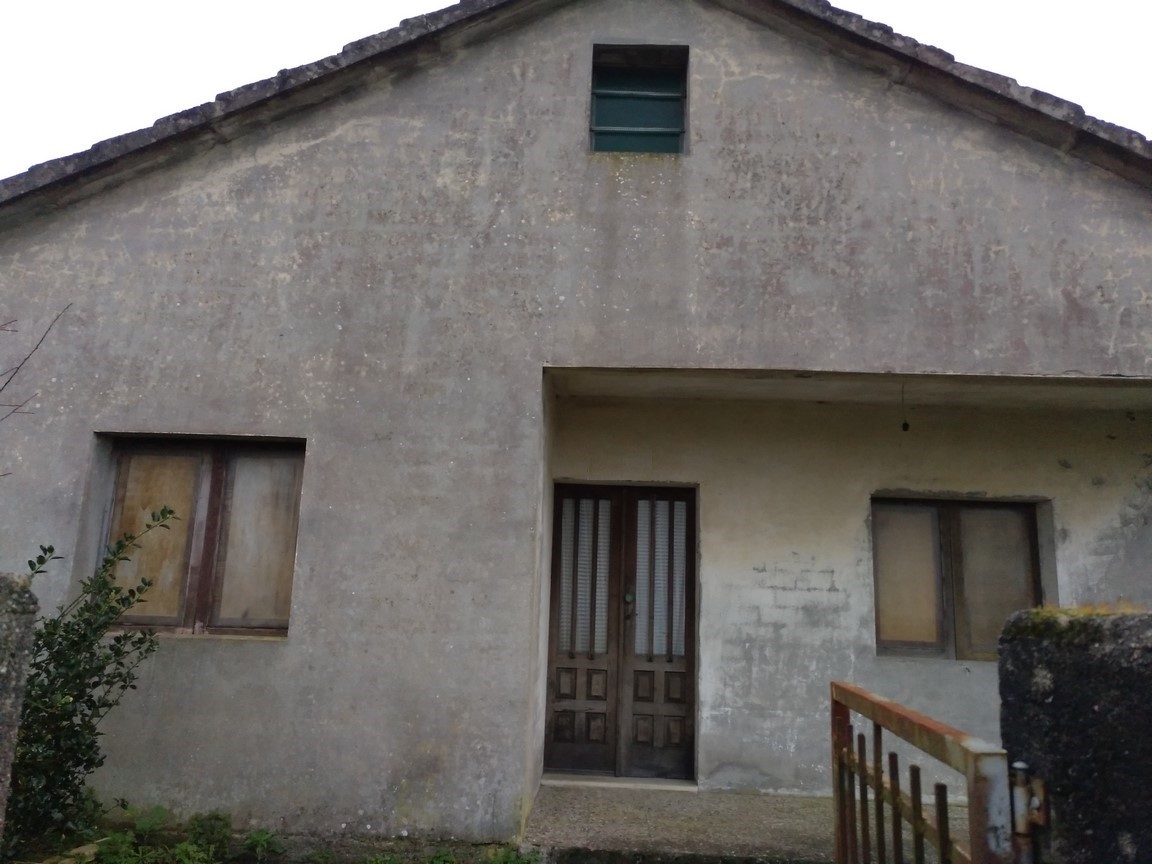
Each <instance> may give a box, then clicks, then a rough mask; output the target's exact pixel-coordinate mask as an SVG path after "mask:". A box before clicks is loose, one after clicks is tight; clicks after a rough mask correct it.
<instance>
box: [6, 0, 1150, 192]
mask: <svg viewBox="0 0 1152 864" xmlns="http://www.w3.org/2000/svg"><path fill="white" fill-rule="evenodd" d="M517 2H522V0H460V2H458V3H457V4H456V5H454V6H449V7H447V8H444V9H441V10H439V11H437V12H430V13H428V14H426V15H420V16H418V17H415V18H409V19H407V20H404V21H401V22H400V24H399V25H398V26H396V27H394V28H393V29H391V30H386V31H384V32H382V33H379V34H377V35H375V36H369V37H367V38H365V39H360V40H358V41H356V42H352V43H350V44H348V45H346V46H345V47H344V49H343V50H342V51H341V52H340V53H339V54H335V55H333V56H331V57H325V58H323V59H321V60H317V61H315V62H313V63H308V64H305V65H303V66H298V67H296V68H294V69H285V70H282V71H281V72H279V73H278V74H277V75H275V76H273V77H271V78H267V79H264V80H262V81H256V82H254V83H252V84H246V85H244V86H242V87H237V88H236V89H234V90H229V91H227V92H225V93H221V94H220V95H218V96H217V97H216V99H215V100H214V101H212V102H206V103H204V104H203V105H199V106H196V107H195V108H189V109H187V110H185V111H181V112H179V113H177V114H172V115H170V116H167V117H162V118H161V119H159V120H157V121H156V122H155V123H154V124H153V125H152V126H150V127H148V128H145V129H140V130H137V131H135V132H129V133H127V134H125V135H118V136H116V137H114V138H109V139H108V140H106V141H101V142H99V143H97V144H95V145H93V146H92V147H91V148H89V149H88V150H84V151H82V152H80V153H76V154H73V155H71V156H64V157H61V158H58V159H52V160H49V161H48V162H44V163H42V164H40V165H35V166H33V167H31V168H29V169H28V171H26V172H24V173H23V174H17V175H15V176H13V177H9V178H7V179H4V180H0V206H4V205H6V204H8V203H10V202H14V201H16V200H17V199H20V198H24V197H25V196H28V195H31V194H32V193H35V192H39V191H42V190H47V189H48V188H50V187H53V186H55V185H57V184H61V183H64V182H66V181H68V180H71V179H73V178H76V177H79V176H81V175H85V174H95V173H97V172H100V171H102V170H103V169H107V168H108V167H109V166H110V165H111V164H112V163H113V162H115V161H116V160H118V159H121V158H123V157H124V156H127V155H129V154H132V153H136V152H140V151H143V150H145V149H147V148H149V147H152V146H153V145H156V144H159V143H161V142H164V141H166V140H169V139H172V138H175V137H176V136H178V135H183V134H187V133H190V132H194V131H196V130H208V131H212V130H213V129H214V128H215V125H216V124H218V123H220V122H221V121H223V120H225V119H227V118H230V117H233V116H235V115H237V114H239V113H241V112H243V111H245V110H247V109H249V108H251V107H253V106H255V105H258V104H260V103H263V102H267V101H268V100H270V99H273V98H275V97H281V96H285V95H287V94H289V93H291V92H292V91H295V90H297V89H300V88H302V87H305V86H307V85H309V84H313V83H315V82H317V81H318V80H320V79H322V78H325V77H327V76H329V75H332V74H333V73H336V72H339V71H341V70H344V69H348V68H349V67H351V66H354V65H356V64H358V63H362V62H366V61H371V60H374V59H376V58H378V57H380V56H381V55H383V54H386V53H388V52H390V51H393V50H396V49H398V48H400V47H402V46H405V45H409V44H412V43H415V42H417V41H419V40H420V39H423V38H425V37H428V36H432V35H435V34H437V33H439V32H440V31H443V30H446V29H447V28H449V27H451V26H453V25H455V24H459V23H461V22H464V21H466V20H468V19H471V18H476V17H479V16H482V15H485V14H487V13H490V12H492V11H495V10H496V9H498V8H500V7H504V6H509V5H512V4H514V3H517ZM765 5H775V6H776V8H782V7H783V8H790V9H792V10H795V12H798V13H801V14H802V15H805V16H808V17H809V18H811V19H813V20H816V21H818V22H820V23H822V24H823V25H826V26H829V27H831V28H833V29H836V30H839V31H841V32H842V33H845V34H848V35H850V36H854V37H856V38H857V39H858V40H860V41H861V42H863V43H865V44H867V45H868V46H870V47H872V48H875V49H879V50H880V51H882V52H884V53H885V54H888V55H890V56H894V57H896V58H897V59H898V60H899V61H900V62H907V63H908V64H909V65H908V67H907V71H906V72H905V74H906V75H907V76H911V77H915V76H916V75H917V74H918V73H917V71H916V67H919V69H920V70H929V71H935V72H936V73H939V75H940V76H943V77H942V78H941V79H940V80H946V79H950V80H953V81H955V82H959V83H962V84H965V85H968V87H969V89H970V90H971V91H972V92H975V93H981V94H983V95H985V96H986V97H991V98H988V99H986V100H985V103H986V104H985V105H984V107H985V108H989V107H991V112H990V119H993V120H1000V121H1005V120H1006V119H1007V118H1006V114H1005V112H1007V111H1016V112H1020V110H1021V109H1024V110H1025V111H1032V112H1036V115H1039V116H1040V117H1042V118H1047V120H1048V121H1049V122H1047V123H1043V122H1041V123H1039V124H1036V123H1023V124H1016V128H1018V129H1019V130H1020V131H1022V132H1023V133H1024V134H1029V135H1031V136H1032V137H1035V138H1037V139H1039V140H1041V141H1043V142H1045V143H1047V144H1049V145H1051V146H1053V147H1057V148H1059V149H1061V150H1063V151H1065V152H1069V153H1072V154H1073V155H1077V156H1079V157H1081V158H1084V159H1086V160H1087V161H1090V162H1093V163H1095V164H1097V165H1100V166H1102V167H1104V168H1106V169H1108V170H1111V171H1115V172H1117V173H1119V174H1121V175H1122V176H1125V177H1127V178H1128V179H1130V180H1133V181H1134V182H1140V183H1142V184H1143V185H1145V186H1152V141H1149V140H1148V139H1147V138H1145V137H1144V136H1143V135H1141V134H1140V133H1138V132H1136V131H1134V130H1131V129H1126V128H1124V127H1122V126H1118V125H1116V124H1114V123H1108V122H1106V121H1103V120H1099V119H1097V118H1095V117H1091V116H1089V115H1087V114H1085V112H1084V109H1083V108H1081V107H1080V106H1079V105H1077V104H1075V103H1073V102H1070V101H1068V100H1066V99H1061V98H1059V97H1058V96H1054V95H1052V94H1050V93H1045V92H1044V91H1042V90H1036V89H1034V88H1031V87H1025V86H1023V85H1021V84H1019V83H1018V82H1017V81H1016V80H1014V79H1012V78H1009V77H1007V76H1004V75H999V74H997V73H994V72H988V71H986V70H984V69H979V68H977V67H975V66H969V65H967V64H964V63H960V62H957V60H956V58H955V57H954V56H953V55H952V54H949V53H948V52H947V51H943V50H941V49H939V48H935V47H933V46H931V45H925V44H922V43H920V42H918V41H917V40H915V39H912V38H910V37H908V36H903V35H901V34H899V33H897V32H895V31H894V30H893V29H892V28H891V27H889V26H888V25H886V24H880V23H878V22H875V21H870V20H868V19H867V18H864V17H863V16H861V15H858V14H856V13H854V12H848V11H846V10H843V9H839V8H837V7H835V6H832V5H831V3H830V2H828V0H769V2H767V3H766V4H765ZM919 74H920V76H921V77H923V76H924V71H920V72H919ZM908 83H914V82H908ZM923 89H925V90H932V89H933V88H932V87H931V86H924V87H923ZM996 102H999V103H1001V104H1000V105H999V106H997V105H996V104H995V103H996ZM968 107H969V108H972V109H973V110H976V112H977V113H980V110H979V108H973V106H971V105H969V106H968ZM1036 115H1033V116H1036ZM1009 125H1012V124H1011V123H1010V124H1009Z"/></svg>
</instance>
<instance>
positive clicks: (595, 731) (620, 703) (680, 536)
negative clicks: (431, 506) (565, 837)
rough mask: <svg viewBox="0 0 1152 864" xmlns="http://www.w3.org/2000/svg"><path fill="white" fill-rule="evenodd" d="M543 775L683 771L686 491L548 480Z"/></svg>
mask: <svg viewBox="0 0 1152 864" xmlns="http://www.w3.org/2000/svg"><path fill="white" fill-rule="evenodd" d="M555 502H556V503H555V512H554V522H553V574H552V608H551V628H550V640H549V657H550V662H549V670H548V715H547V718H548V719H547V723H548V726H547V730H546V733H545V734H546V737H545V748H544V765H545V768H546V769H548V770H558V771H575V772H594V773H610V774H619V775H622V776H637V777H681V778H690V777H692V776H693V754H694V752H695V747H694V739H695V735H694V724H695V674H696V673H695V657H694V651H695V647H694V646H695V642H696V635H695V608H696V605H695V587H696V566H695V561H696V548H695V533H696V514H695V491H694V490H691V489H670V488H665V487H658V488H657V487H651V488H649V487H621V486H575V485H567V484H558V485H557V487H556V495H555Z"/></svg>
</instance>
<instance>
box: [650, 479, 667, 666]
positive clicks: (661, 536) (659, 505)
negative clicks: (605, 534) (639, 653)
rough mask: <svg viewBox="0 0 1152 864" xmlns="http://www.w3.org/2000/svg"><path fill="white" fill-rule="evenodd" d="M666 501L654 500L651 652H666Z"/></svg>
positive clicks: (656, 653) (657, 653)
mask: <svg viewBox="0 0 1152 864" xmlns="http://www.w3.org/2000/svg"><path fill="white" fill-rule="evenodd" d="M668 551H669V550H668V502H667V501H657V502H656V556H655V557H656V566H655V573H654V574H653V584H654V588H653V591H652V653H653V654H655V655H660V654H667V653H668V599H669V598H668V565H669V563H670V562H669V560H668Z"/></svg>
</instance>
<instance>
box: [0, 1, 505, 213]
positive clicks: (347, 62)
mask: <svg viewBox="0 0 1152 864" xmlns="http://www.w3.org/2000/svg"><path fill="white" fill-rule="evenodd" d="M514 2H517V0H459V2H458V3H456V5H454V6H448V7H446V8H444V9H441V10H439V11H436V12H429V13H427V14H425V15H419V16H417V17H415V18H408V19H405V20H403V21H401V22H400V23H399V24H398V25H397V26H396V27H393V28H392V29H391V30H385V31H384V32H382V33H378V34H376V35H374V36H368V37H367V38H364V39H359V40H357V41H355V42H352V43H350V44H348V45H345V46H344V48H343V50H341V51H340V53H338V54H334V55H332V56H331V57H325V58H323V59H321V60H317V61H315V62H312V63H307V64H305V65H303V66H297V67H295V68H293V69H282V70H281V71H280V72H278V73H277V74H276V75H274V76H272V77H271V78H266V79H264V80H261V81H255V82H253V83H251V84H244V85H242V86H240V87H237V88H235V89H234V90H228V91H226V92H224V93H220V94H219V95H217V97H216V99H215V100H214V101H212V102H205V103H204V104H202V105H197V106H196V107H194V108H188V109H186V110H184V111H180V112H178V113H176V114H171V115H168V116H167V117H161V118H160V119H159V120H157V121H156V122H155V123H153V124H152V125H151V126H149V127H146V128H144V129H138V130H136V131H134V132H128V133H126V134H123V135H117V136H115V137H114V138H109V139H107V140H105V141H100V142H98V143H96V144H94V145H92V146H91V147H90V148H88V149H87V150H83V151H81V152H79V153H74V154H72V155H70V156H62V157H60V158H58V159H50V160H48V161H47V162H43V163H41V164H39V165H33V166H32V167H31V168H29V169H28V170H27V171H25V172H24V173H22V174H16V175H13V176H12V177H9V178H7V179H0V206H3V205H5V204H8V203H9V202H14V201H16V200H17V199H19V198H23V197H24V196H26V195H30V194H32V193H34V192H38V191H41V190H44V189H47V188H48V187H50V186H53V185H55V184H57V183H61V182H64V181H67V180H70V179H72V178H73V177H77V176H79V175H82V174H86V173H91V172H95V171H99V170H100V169H102V168H105V167H106V166H108V165H110V164H111V163H112V162H115V161H116V160H118V159H121V158H122V157H124V156H127V155H129V154H132V153H135V152H139V151H141V150H144V149H146V148H148V147H151V146H153V145H155V144H159V143H161V142H163V141H166V140H168V139H171V138H173V137H175V136H177V135H182V134H186V133H188V132H192V131H195V130H199V129H211V128H212V127H213V126H214V124H217V123H219V122H220V121H222V120H224V119H226V118H228V117H232V116H234V115H236V114H238V113H240V112H242V111H245V110H247V109H248V108H251V107H253V106H255V105H258V104H260V103H262V102H266V101H268V100H270V99H272V98H275V97H280V96H285V95H287V94H288V93H290V92H292V91H294V90H297V89H299V88H301V87H304V86H306V85H309V84H312V83H314V82H316V81H318V80H319V79H321V78H325V77H327V76H329V75H331V74H333V73H335V72H338V71H340V70H343V69H347V68H349V67H351V66H354V65H356V64H358V63H362V62H365V61H370V60H373V59H375V58H377V57H379V56H380V55H382V54H385V53H387V52H389V51H393V50H395V49H397V48H400V47H402V46H405V45H409V44H412V43H415V42H417V41H419V40H420V39H423V38H425V37H428V36H431V35H435V34H437V33H439V32H440V31H442V30H446V29H447V28H449V27H451V26H453V25H455V24H459V23H461V22H463V21H466V20H468V19H470V18H475V17H477V16H479V15H483V14H485V13H488V12H490V11H493V10H495V9H497V8H499V7H501V6H507V5H509V4H511V3H514Z"/></svg>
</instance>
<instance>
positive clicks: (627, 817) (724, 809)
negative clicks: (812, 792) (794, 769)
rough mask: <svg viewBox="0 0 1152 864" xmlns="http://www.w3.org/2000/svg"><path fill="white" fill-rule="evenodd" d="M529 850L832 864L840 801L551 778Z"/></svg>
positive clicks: (612, 862)
mask: <svg viewBox="0 0 1152 864" xmlns="http://www.w3.org/2000/svg"><path fill="white" fill-rule="evenodd" d="M523 843H524V845H526V846H532V847H535V848H538V849H540V850H542V851H544V852H545V855H546V858H547V859H548V860H550V861H554V862H557V864H575V862H599V864H616V862H625V861H628V862H637V861H682V862H685V864H687V862H691V861H705V860H717V859H724V860H726V861H732V860H734V859H744V860H749V861H751V860H755V861H759V862H795V864H817V862H830V861H832V860H833V857H832V855H833V849H832V801H831V799H829V798H807V797H798V796H784V795H764V794H756V793H745V792H726V791H713V790H709V791H699V790H697V788H696V786H695V784H691V783H681V782H678V781H646V780H639V781H637V780H630V779H626V778H572V777H567V776H561V775H545V778H544V781H543V782H542V784H541V786H540V790H539V791H538V792H537V794H536V800H535V802H534V804H533V807H532V813H531V816H530V817H529V820H528V825H527V827H526V829H525V833H524V837H523Z"/></svg>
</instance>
